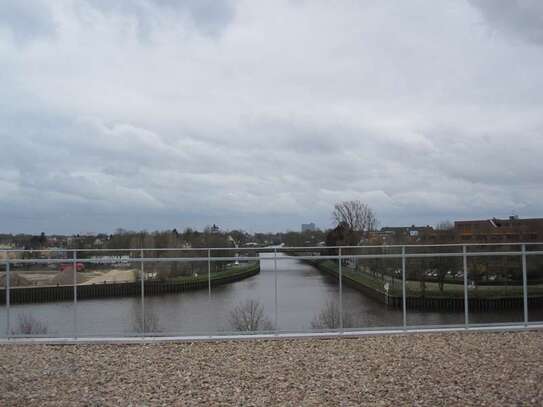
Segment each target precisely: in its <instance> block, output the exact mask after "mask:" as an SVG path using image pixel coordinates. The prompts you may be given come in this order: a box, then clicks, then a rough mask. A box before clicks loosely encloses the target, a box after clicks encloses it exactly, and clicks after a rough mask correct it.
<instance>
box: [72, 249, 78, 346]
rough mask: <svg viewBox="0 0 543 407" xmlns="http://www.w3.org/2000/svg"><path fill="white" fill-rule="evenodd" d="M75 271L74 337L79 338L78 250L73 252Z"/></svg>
mask: <svg viewBox="0 0 543 407" xmlns="http://www.w3.org/2000/svg"><path fill="white" fill-rule="evenodd" d="M73 272H74V324H73V328H74V338H75V339H77V250H76V249H74V252H73Z"/></svg>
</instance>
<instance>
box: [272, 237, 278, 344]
mask: <svg viewBox="0 0 543 407" xmlns="http://www.w3.org/2000/svg"><path fill="white" fill-rule="evenodd" d="M273 279H274V288H273V290H274V305H273V309H274V315H275V322H274V325H275V326H274V329H275V333H276V334H277V333H278V332H279V302H278V299H277V297H278V294H277V247H274V248H273Z"/></svg>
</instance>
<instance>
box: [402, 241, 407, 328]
mask: <svg viewBox="0 0 543 407" xmlns="http://www.w3.org/2000/svg"><path fill="white" fill-rule="evenodd" d="M406 291H407V290H406V281H405V246H402V313H403V329H407V297H406Z"/></svg>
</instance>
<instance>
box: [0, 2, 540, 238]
mask: <svg viewBox="0 0 543 407" xmlns="http://www.w3.org/2000/svg"><path fill="white" fill-rule="evenodd" d="M542 72H543V2H542V1H540V0H470V1H467V0H466V1H461V0H443V1H439V2H436V1H434V0H412V1H408V2H407V1H404V0H396V1H394V0H386V1H381V0H364V1H363V0H349V1H348V0H338V1H334V2H329V1H324V0H311V1H309V0H307V1H306V0H274V1H260V0H130V1H128V0H126V1H118V2H111V1H109V0H78V1H77V0H50V1H47V0H3V1H2V2H1V3H0V232H9V233H18V232H25V233H40V232H45V233H83V232H111V231H113V230H115V229H117V228H125V229H132V230H157V229H172V228H177V229H184V228H186V227H193V228H203V227H204V226H206V225H210V224H213V223H216V224H218V225H220V226H222V227H223V228H225V229H235V228H242V229H245V230H247V231H250V232H255V231H272V232H274V231H282V230H287V229H290V230H297V229H299V227H300V224H301V223H307V222H311V221H313V222H315V223H316V224H317V226H319V227H321V228H328V227H331V226H332V220H331V211H332V209H333V205H334V203H336V202H338V201H343V200H354V199H358V200H361V201H363V202H365V203H367V204H368V205H369V206H370V207H371V208H373V210H374V211H375V212H376V214H377V218H378V220H379V223H380V225H381V226H387V225H388V226H394V225H411V224H422V225H426V224H430V225H434V224H436V223H438V222H440V221H444V220H457V219H479V218H483V219H484V218H490V217H493V216H496V217H504V216H509V215H512V214H517V215H520V216H521V217H538V216H543V205H542V202H543V188H542V180H543V178H542V175H541V174H542V172H543V171H542V170H543V159H542V157H543V74H542Z"/></svg>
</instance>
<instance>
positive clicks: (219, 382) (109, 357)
mask: <svg viewBox="0 0 543 407" xmlns="http://www.w3.org/2000/svg"><path fill="white" fill-rule="evenodd" d="M542 351H543V331H534V332H516V333H446V334H411V335H395V336H394V335H391V336H374V337H362V338H355V339H347V338H343V339H311V340H305V339H304V340H275V341H257V340H248V341H236V342H232V341H230V342H207V343H205V342H198V343H165V344H164V343H163V344H147V345H47V346H46V345H14V346H10V345H4V346H0V405H25V406H31V405H55V406H57V405H104V404H105V405H159V404H162V405H164V404H165V405H171V404H174V405H244V406H251V405H259V406H267V405H292V406H298V405H309V406H318V405H345V406H350V405H353V406H354V405H372V406H373V405H377V406H381V405H382V406H392V405H427V406H440V405H447V406H449V405H462V406H464V405H478V406H479V405H487V406H496V405H518V404H520V405H539V406H540V405H543V352H542Z"/></svg>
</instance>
